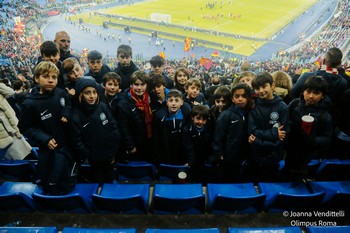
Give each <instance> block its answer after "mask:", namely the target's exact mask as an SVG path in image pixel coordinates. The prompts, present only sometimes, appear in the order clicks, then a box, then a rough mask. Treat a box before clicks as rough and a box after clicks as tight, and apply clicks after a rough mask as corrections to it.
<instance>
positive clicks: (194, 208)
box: [152, 184, 205, 214]
mask: <svg viewBox="0 0 350 233" xmlns="http://www.w3.org/2000/svg"><path fill="white" fill-rule="evenodd" d="M152 208H153V212H154V213H155V214H200V213H204V211H205V195H204V193H203V190H202V185H201V184H155V186H154V192H153V199H152Z"/></svg>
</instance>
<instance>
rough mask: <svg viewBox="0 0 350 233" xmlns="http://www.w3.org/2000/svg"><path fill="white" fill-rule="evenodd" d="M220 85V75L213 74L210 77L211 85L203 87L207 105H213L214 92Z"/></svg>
mask: <svg viewBox="0 0 350 233" xmlns="http://www.w3.org/2000/svg"><path fill="white" fill-rule="evenodd" d="M220 86H221V82H220V77H219V76H218V75H215V76H213V77H212V78H211V85H210V86H209V87H208V88H206V89H205V92H204V97H205V98H206V99H207V100H208V105H209V107H212V106H213V105H215V100H214V92H215V90H216V89H217V88H218V87H220Z"/></svg>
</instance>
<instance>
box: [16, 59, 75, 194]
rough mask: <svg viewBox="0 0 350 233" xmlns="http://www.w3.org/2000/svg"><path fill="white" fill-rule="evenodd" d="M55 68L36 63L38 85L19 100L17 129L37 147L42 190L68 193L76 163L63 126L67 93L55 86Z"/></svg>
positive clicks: (67, 113)
mask: <svg viewBox="0 0 350 233" xmlns="http://www.w3.org/2000/svg"><path fill="white" fill-rule="evenodd" d="M58 73H59V70H58V68H57V67H56V66H55V65H54V64H53V63H52V62H46V61H42V62H40V63H39V64H38V65H37V67H36V68H35V71H34V78H35V81H36V83H37V84H38V85H37V86H36V87H35V88H33V89H32V92H31V93H30V94H29V95H27V97H26V99H25V100H24V102H23V111H22V115H21V119H20V122H19V128H20V130H21V131H22V132H23V134H24V135H26V136H27V137H28V138H29V139H30V141H32V142H33V143H35V145H36V146H38V147H39V149H40V153H39V158H38V168H37V170H38V174H37V175H38V177H37V178H38V179H37V180H36V181H35V183H37V184H38V185H40V186H42V188H43V190H44V191H45V192H46V193H49V194H52V195H61V194H66V193H68V192H70V191H71V190H72V189H73V187H74V185H75V182H76V179H75V178H76V171H75V168H76V162H75V161H74V159H73V156H72V153H71V150H70V148H69V146H68V145H69V144H68V140H67V137H66V133H65V131H64V126H65V124H67V122H68V120H69V119H70V116H71V112H72V108H71V106H70V100H69V98H68V94H67V93H66V92H65V91H63V90H62V89H60V88H56V87H57V83H58V80H57V79H58Z"/></svg>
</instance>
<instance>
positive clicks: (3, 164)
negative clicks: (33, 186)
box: [0, 160, 35, 181]
mask: <svg viewBox="0 0 350 233" xmlns="http://www.w3.org/2000/svg"><path fill="white" fill-rule="evenodd" d="M34 173H35V166H34V164H33V163H31V162H30V161H27V160H0V174H1V176H2V177H3V179H5V180H8V181H32V180H33V177H34Z"/></svg>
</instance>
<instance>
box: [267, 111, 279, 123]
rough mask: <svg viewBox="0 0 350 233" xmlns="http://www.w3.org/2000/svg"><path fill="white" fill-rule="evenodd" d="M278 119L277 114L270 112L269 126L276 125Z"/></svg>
mask: <svg viewBox="0 0 350 233" xmlns="http://www.w3.org/2000/svg"><path fill="white" fill-rule="evenodd" d="M279 118H280V115H279V114H278V112H272V113H271V114H270V119H271V120H270V122H269V123H270V124H272V125H274V124H276V123H277V121H278V119H279Z"/></svg>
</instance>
